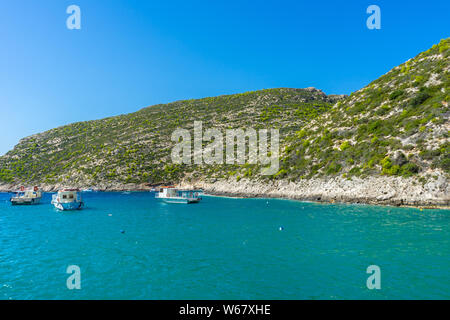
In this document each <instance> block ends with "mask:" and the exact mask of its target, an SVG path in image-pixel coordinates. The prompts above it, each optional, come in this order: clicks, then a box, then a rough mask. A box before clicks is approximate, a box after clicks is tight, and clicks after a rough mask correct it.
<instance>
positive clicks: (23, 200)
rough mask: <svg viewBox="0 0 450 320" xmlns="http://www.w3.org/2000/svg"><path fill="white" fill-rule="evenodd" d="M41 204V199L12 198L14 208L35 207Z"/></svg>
mask: <svg viewBox="0 0 450 320" xmlns="http://www.w3.org/2000/svg"><path fill="white" fill-rule="evenodd" d="M40 202H41V198H11V204H12V205H13V206H20V205H33V204H39V203H40Z"/></svg>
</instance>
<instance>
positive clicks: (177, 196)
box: [155, 187, 202, 204]
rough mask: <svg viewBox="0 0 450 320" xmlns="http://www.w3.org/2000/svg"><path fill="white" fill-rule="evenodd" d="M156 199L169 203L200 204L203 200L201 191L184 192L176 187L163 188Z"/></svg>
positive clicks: (156, 195)
mask: <svg viewBox="0 0 450 320" xmlns="http://www.w3.org/2000/svg"><path fill="white" fill-rule="evenodd" d="M155 198H156V199H158V200H161V201H164V202H167V203H186V204H189V203H198V202H199V201H200V200H202V197H201V196H200V194H199V191H196V190H182V189H177V188H175V187H161V188H160V190H159V192H157V193H156V194H155Z"/></svg>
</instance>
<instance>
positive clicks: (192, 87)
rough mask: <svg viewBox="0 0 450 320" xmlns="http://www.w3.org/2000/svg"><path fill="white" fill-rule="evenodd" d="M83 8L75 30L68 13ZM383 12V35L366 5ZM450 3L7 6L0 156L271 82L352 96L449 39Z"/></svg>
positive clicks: (1, 43) (1, 54)
mask: <svg viewBox="0 0 450 320" xmlns="http://www.w3.org/2000/svg"><path fill="white" fill-rule="evenodd" d="M72 4H75V5H78V6H79V7H80V8H81V30H69V29H67V27H66V19H67V17H68V16H69V15H68V14H67V13H66V8H67V7H68V6H69V5H72ZM371 4H376V5H378V6H379V7H380V8H381V30H369V29H368V28H367V27H366V20H367V18H368V17H369V14H367V13H366V9H367V7H368V6H369V5H371ZM449 12H450V1H448V0H442V1H437V0H428V1H414V0H409V1H404V0H396V1H393V0H389V1H375V0H374V1H372V0H370V1H350V0H347V1H324V0H317V1H311V0H309V1H302V0H292V1H291V0H290V1H287V0H286V1H283V0H276V1H272V0H270V1H268V0H264V1H245V0H239V1H235V0H226V1H216V0H214V1H213V0H205V1H179V0H176V1H170V0H165V1H151V0H149V1H138V0H134V1H133V0H123V1H119V0H95V1H93V0H71V1H65V0H46V1H35V0H29V1H25V0H14V1H3V0H2V1H1V2H0V137H1V138H0V154H3V153H6V152H7V151H8V150H10V149H11V148H12V147H13V146H14V145H15V144H16V143H17V142H18V140H19V139H20V138H22V137H25V136H29V135H31V134H34V133H38V132H41V131H45V130H48V129H51V128H53V127H57V126H61V125H64V124H68V123H72V122H76V121H83V120H92V119H99V118H103V117H107V116H112V115H118V114H122V113H129V112H133V111H137V110H139V109H141V108H143V107H145V106H149V105H153V104H157V103H166V102H171V101H174V100H180V99H190V98H202V97H207V96H216V95H220V94H231V93H239V92H245V91H250V90H258V89H264V88H274V87H294V88H304V87H310V86H314V87H316V88H319V89H322V90H323V91H324V92H325V93H327V94H340V93H345V94H349V93H351V92H352V91H355V90H358V89H359V88H361V87H363V86H365V85H367V84H368V83H370V82H371V81H372V80H374V79H376V78H378V77H379V76H381V75H382V74H384V73H386V72H387V71H389V70H390V69H391V68H392V67H394V66H396V65H398V64H400V63H402V62H404V61H406V60H407V59H409V58H411V57H413V56H415V55H416V54H418V53H419V52H421V51H424V50H427V49H428V48H430V47H431V46H432V45H433V44H435V43H438V42H439V40H440V39H442V38H446V37H448V36H449V34H450V32H449V31H450V16H449Z"/></svg>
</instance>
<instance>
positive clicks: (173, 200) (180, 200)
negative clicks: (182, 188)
mask: <svg viewBox="0 0 450 320" xmlns="http://www.w3.org/2000/svg"><path fill="white" fill-rule="evenodd" d="M157 199H158V200H160V201H162V202H165V203H179V204H191V203H198V202H199V201H200V200H199V199H186V198H157Z"/></svg>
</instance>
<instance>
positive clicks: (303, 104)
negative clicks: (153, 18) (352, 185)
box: [0, 39, 450, 186]
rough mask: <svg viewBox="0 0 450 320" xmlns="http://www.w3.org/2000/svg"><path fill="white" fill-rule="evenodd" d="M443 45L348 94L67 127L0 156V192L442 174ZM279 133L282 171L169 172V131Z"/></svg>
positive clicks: (178, 168) (263, 99)
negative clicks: (199, 128) (29, 187)
mask: <svg viewBox="0 0 450 320" xmlns="http://www.w3.org/2000/svg"><path fill="white" fill-rule="evenodd" d="M449 46H450V40H449V39H446V40H442V41H441V42H440V43H439V44H438V45H435V46H433V47H432V48H431V49H430V50H428V51H426V52H423V53H420V54H419V55H418V56H416V57H415V58H413V59H410V60H409V61H407V62H406V63H404V64H402V65H400V66H398V67H396V68H394V69H392V70H391V71H389V72H388V73H387V74H385V75H383V76H382V77H380V78H379V79H377V80H375V81H373V82H372V83H370V84H369V85H368V86H367V87H365V88H363V89H361V90H359V91H357V92H354V93H353V94H352V95H350V96H349V97H344V96H327V95H325V94H324V93H323V92H322V91H320V90H317V89H313V88H308V89H287V88H281V89H268V90H261V91H255V92H247V93H243V94H235V95H225V96H219V97H214V98H205V99H198V100H185V101H177V102H174V103H170V104H164V105H156V106H151V107H147V108H144V109H142V110H140V111H138V112H135V113H131V114H126V115H121V116H117V117H111V118H106V119H102V120H95V121H87V122H80V123H74V124H71V125H67V126H63V127H59V128H56V129H52V130H49V131H47V132H43V133H40V134H37V135H34V136H31V137H27V138H24V139H22V140H21V141H20V142H19V144H18V145H17V146H15V148H14V149H13V150H11V151H10V152H8V153H7V154H6V155H5V156H3V157H0V184H4V185H5V184H10V185H18V184H43V183H45V184H48V185H50V184H58V185H71V186H72V185H76V186H91V185H92V186H95V185H99V184H102V183H117V184H126V183H134V184H143V183H146V184H157V183H176V182H178V181H180V180H181V179H183V178H187V179H193V180H195V179H220V178H230V177H231V178H236V179H237V180H239V179H241V178H242V177H247V178H251V179H262V180H265V179H288V180H292V181H295V180H298V179H308V178H312V177H319V176H336V175H343V176H344V177H348V178H351V177H352V176H359V177H365V176H368V175H394V176H403V177H409V176H416V177H417V178H418V180H419V181H420V180H421V181H424V180H426V179H432V178H433V176H434V175H435V174H436V173H437V172H441V173H443V174H446V175H448V174H449V173H450V156H449V152H450V149H449V129H450V128H449V121H448V119H449V116H450V111H449V107H448V102H449V101H450V99H449V88H450V81H449V54H450V51H449ZM194 121H203V128H204V129H206V128H220V129H222V130H225V129H227V128H243V129H246V128H254V129H260V128H277V129H279V130H280V136H281V148H280V152H281V156H282V158H281V168H280V171H279V172H278V173H277V174H276V175H275V176H270V177H265V176H260V175H259V170H258V169H259V168H258V165H242V166H238V165H210V166H206V165H202V166H199V165H175V164H172V162H171V160H170V152H171V150H172V148H173V146H174V143H173V142H172V141H171V134H172V132H173V131H174V130H175V129H176V128H185V129H189V130H192V128H193V124H194Z"/></svg>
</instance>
